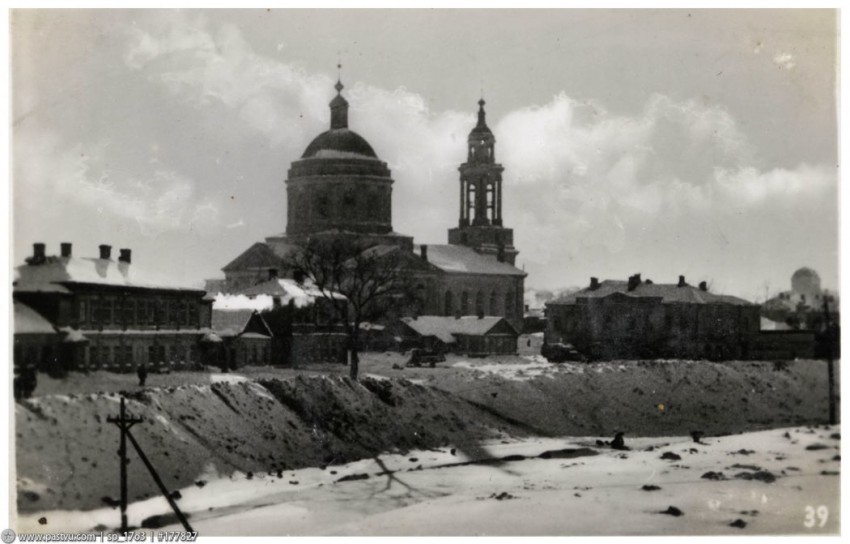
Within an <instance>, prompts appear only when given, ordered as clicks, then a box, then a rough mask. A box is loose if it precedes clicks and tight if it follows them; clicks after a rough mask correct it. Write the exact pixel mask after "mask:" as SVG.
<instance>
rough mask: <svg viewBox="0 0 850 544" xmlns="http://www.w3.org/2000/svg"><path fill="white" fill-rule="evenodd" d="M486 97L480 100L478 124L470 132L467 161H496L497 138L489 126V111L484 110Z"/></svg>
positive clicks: (490, 162) (486, 162) (487, 162)
mask: <svg viewBox="0 0 850 544" xmlns="http://www.w3.org/2000/svg"><path fill="white" fill-rule="evenodd" d="M484 104H486V102H484V99H483V98H482V99H481V100H479V101H478V124H477V125H475V128H473V129H472V132H470V133H469V138H468V139H467V142H468V143H469V152H468V155H467V158H466V161H467V162H469V163H473V162H474V163H484V164H492V163H494V162H496V152H495V147H496V138H495V137H494V136H493V133H492V132H491V131H490V128H489V127H488V126H487V119H486V117H487V112H485V111H484Z"/></svg>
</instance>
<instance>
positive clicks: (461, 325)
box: [401, 315, 516, 344]
mask: <svg viewBox="0 0 850 544" xmlns="http://www.w3.org/2000/svg"><path fill="white" fill-rule="evenodd" d="M401 321H402V322H403V323H404V324H405V325H407V326H408V327H410V328H411V329H413V330H414V331H416V332H417V333H419V334H420V335H422V336H436V337H437V338H439V339H440V340H441V341H443V342H445V343H447V344H450V343H452V342H454V341H455V335H463V336H484V335H485V334H487V333H489V332H490V331H492V330H493V329H494V328H496V327H497V326H507V327H508V328H509V330H511V331H513V332H514V333H516V330H515V329H514V328H513V327H512V326H511V325H510V323H508V322H507V321H506V320H505V318H504V317H500V316H484V317H480V318H479V317H477V316H472V315H465V316H462V317H451V316H442V315H420V316H419V317H416V318H413V317H403V318H402V319H401Z"/></svg>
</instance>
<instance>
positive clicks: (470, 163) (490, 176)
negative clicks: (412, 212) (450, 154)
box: [449, 98, 519, 265]
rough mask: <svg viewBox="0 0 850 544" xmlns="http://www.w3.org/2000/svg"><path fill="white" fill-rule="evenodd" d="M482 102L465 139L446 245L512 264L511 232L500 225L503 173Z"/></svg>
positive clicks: (514, 255)
mask: <svg viewBox="0 0 850 544" xmlns="http://www.w3.org/2000/svg"><path fill="white" fill-rule="evenodd" d="M484 104H485V102H484V99H483V98H482V99H481V100H479V101H478V123H477V124H476V125H475V128H473V129H472V131H471V132H470V133H469V138H467V156H466V162H465V163H463V164H461V165H460V168H459V170H460V217H459V219H458V226H457V227H456V228H453V229H449V243H450V244H455V245H463V246H468V247H471V248H473V249H475V251H477V252H479V253H484V254H492V255H495V256H496V257H497V258H498V260H500V261H504V262H507V263H510V264H512V265H513V264H515V261H516V255H517V253H519V252H518V251H517V250H516V248H514V245H513V237H514V233H513V229H507V228H504V227H503V226H502V171H503V170H504V168H503V167H502V165H501V164H498V163H497V162H496V137H495V136H493V132H492V131H491V130H490V128H489V127H488V126H487V120H486V115H487V113H486V112H485V111H484Z"/></svg>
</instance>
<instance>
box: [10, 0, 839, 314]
mask: <svg viewBox="0 0 850 544" xmlns="http://www.w3.org/2000/svg"><path fill="white" fill-rule="evenodd" d="M837 25H838V22H837V18H836V12H834V11H831V10H398V11H392V10H351V11H349V10H316V11H313V10H276V9H272V10H265V9H257V10H206V11H198V10H184V11H178V10H108V11H107V10H61V11H60V10H15V11H13V12H12V16H11V52H12V115H11V121H12V131H11V136H12V142H11V143H12V175H13V183H12V191H13V195H12V203H13V206H12V213H13V253H14V254H13V257H12V259H13V262H14V263H15V264H18V263H22V262H23V259H24V258H25V257H27V256H28V255H30V254H31V251H32V244H33V243H34V242H44V243H46V244H47V245H48V253H49V254H51V253H58V251H59V243H60V242H72V243H73V244H74V252H75V254H76V255H79V256H96V255H97V245H98V244H102V243H106V244H110V245H112V246H113V248H115V249H114V251H115V252H117V248H119V247H128V248H131V249H132V250H133V262H134V266H140V267H145V268H151V269H154V270H156V271H158V272H160V273H163V272H164V273H167V274H170V275H173V276H174V278H175V279H177V280H179V281H182V282H185V283H187V284H190V285H199V284H201V283H202V280H203V279H204V278H212V277H223V274H222V273H221V272H220V269H221V268H222V267H223V266H224V265H226V264H227V263H228V262H230V261H231V260H232V259H234V258H235V257H237V256H238V255H239V254H240V253H241V252H242V251H243V250H245V249H246V248H248V247H249V246H250V245H251V244H253V243H254V242H257V241H261V240H263V239H264V238H265V237H266V236H269V235H275V234H280V233H282V232H283V231H284V230H285V225H286V191H285V184H284V180H285V179H286V177H287V169H288V168H289V165H290V163H291V162H292V161H293V160H296V159H298V157H300V155H301V153H303V151H304V149H305V148H306V147H307V145H308V144H309V142H310V141H311V140H312V139H313V138H314V137H315V136H316V135H318V134H319V133H320V132H322V131H324V130H326V129H327V127H328V123H329V117H330V115H329V110H328V102H329V101H330V100H331V98H332V97H333V96H334V94H335V91H334V89H333V84H334V83H335V81H336V78H337V63H338V62H341V63H342V70H341V77H342V82H343V83H344V84H345V90H344V91H343V92H344V94H345V96H346V98H347V99H348V101H349V102H350V104H351V111H350V115H349V118H350V127H351V128H352V129H353V130H355V131H357V132H358V133H359V134H361V135H362V136H363V137H365V138H366V139H367V140H368V141H369V142H370V144H371V145H372V147H373V148H374V149H375V151H376V152H377V154H378V156H379V157H380V158H381V160H384V161H386V162H387V164H388V166H389V167H390V169H391V171H392V176H393V179H394V180H395V184H394V186H393V226H394V229H395V231H396V232H400V233H404V234H407V235H412V236H414V238H415V241H416V242H417V243H432V244H433V243H447V234H446V231H447V229H448V228H450V227H452V226H455V225H456V224H457V214H458V206H459V205H458V202H457V199H458V184H459V177H458V176H459V174H458V171H457V167H458V166H459V164H460V163H461V162H463V161H464V160H465V158H466V136H467V134H468V133H469V131H470V130H471V129H472V127H473V126H474V125H475V112H476V110H477V103H476V102H477V101H478V99H479V98H480V97H481V95H482V93H483V95H484V98H485V99H486V101H487V106H486V108H487V119H488V124H489V126H490V127H491V129H492V130H493V132H494V133H495V136H496V140H497V142H496V158H497V160H498V161H499V162H500V163H502V165H503V166H504V167H505V171H504V174H503V179H504V182H503V192H504V195H503V196H504V208H503V217H504V221H505V225H506V226H508V227H511V228H513V229H514V241H515V245H516V247H517V249H518V250H519V251H520V253H519V256H518V259H517V264H518V266H520V267H523V268H524V269H525V270H526V272H527V273H528V277H527V279H526V286H531V287H534V288H538V289H544V288H545V289H558V288H565V287H572V286H584V285H586V284H587V283H588V282H589V278H590V277H591V276H595V277H598V278H600V279H609V278H610V279H625V278H626V277H627V276H629V275H631V274H634V273H641V274H642V277H644V278H651V279H652V280H653V281H655V282H660V283H669V282H676V281H677V279H678V276H679V275H680V274H682V275H685V276H686V277H687V278H688V280H689V282H690V283H692V284H696V283H698V282H699V281H707V282H708V283H709V285H710V286H711V288H712V290H714V291H718V292H724V293H729V294H735V295H739V296H744V297H745V298H748V299H750V300H756V301H758V300H763V299H764V298H765V296H767V295H772V294H775V293H777V292H779V291H781V290H786V289H789V288H790V277H791V274H792V273H793V272H794V271H795V270H796V269H797V268H799V267H802V266H808V267H811V268H814V269H815V270H817V271H818V272H819V274H820V276H821V278H822V280H823V284H824V286H826V287H829V288H837V287H838V283H839V282H838V277H839V274H838V221H839V219H838V218H839V213H838V210H839V203H838V158H837V157H838V136H837V120H836V119H837V117H836V116H837V113H836V96H835V90H836V85H837V83H836V77H837V68H836V62H837Z"/></svg>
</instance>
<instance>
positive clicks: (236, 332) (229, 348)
mask: <svg viewBox="0 0 850 544" xmlns="http://www.w3.org/2000/svg"><path fill="white" fill-rule="evenodd" d="M212 331H213V333H215V335H216V336H217V337H218V338H220V339H221V342H208V343H207V346H208V348H207V349H209V350H210V353H209V354H208V357H207V358H208V359H209V358H212V359H213V361H212V362H215V363H216V364H218V365H219V366H224V365H226V367H227V368H230V369H235V368H238V367H240V366H245V365H267V364H270V363H271V362H272V361H271V342H272V336H273V335H272V331H271V329H269V326H268V324H267V323H266V320H265V319H263V316H261V315H260V313H259V312H258V311H257V310H250V309H248V310H220V309H216V308H215V307H214V308H213V312H212ZM210 355H211V356H212V357H209V356H210Z"/></svg>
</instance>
